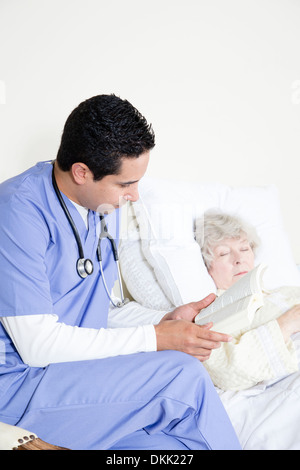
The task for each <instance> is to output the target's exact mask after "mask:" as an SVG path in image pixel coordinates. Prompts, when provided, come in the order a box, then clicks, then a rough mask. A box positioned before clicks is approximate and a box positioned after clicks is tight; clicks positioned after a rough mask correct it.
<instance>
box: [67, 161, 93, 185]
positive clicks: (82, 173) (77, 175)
mask: <svg viewBox="0 0 300 470" xmlns="http://www.w3.org/2000/svg"><path fill="white" fill-rule="evenodd" d="M71 172H72V176H73V178H74V181H75V183H77V184H80V185H81V184H85V182H86V180H87V178H88V177H89V173H90V170H89V168H88V166H87V165H86V164H85V163H80V162H78V163H73V165H72V168H71Z"/></svg>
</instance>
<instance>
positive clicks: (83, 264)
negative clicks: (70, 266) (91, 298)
mask: <svg viewBox="0 0 300 470" xmlns="http://www.w3.org/2000/svg"><path fill="white" fill-rule="evenodd" d="M52 183H53V188H54V191H55V194H56V196H57V198H58V200H59V202H60V205H61V207H62V209H63V211H64V213H65V215H66V217H67V219H68V221H69V224H70V226H71V228H72V231H73V234H74V237H75V239H76V243H77V247H78V252H79V259H78V260H77V263H76V270H77V273H78V274H79V276H80V277H81V278H82V279H85V278H86V277H87V276H88V275H90V274H92V272H93V263H92V261H91V260H90V259H88V258H87V259H85V258H84V252H83V247H82V243H81V239H80V236H79V233H78V230H77V227H76V225H75V223H74V221H73V219H72V216H71V214H70V212H69V210H68V208H67V206H66V203H65V201H64V200H63V197H62V195H61V193H60V190H59V188H58V186H57V182H56V178H55V175H54V166H53V168H52ZM99 217H100V235H99V240H98V244H97V258H98V261H99V266H100V272H101V277H102V280H103V285H104V288H105V291H106V293H107V295H108V298H109V300H110V302H111V303H112V305H113V306H114V307H123V305H125V304H126V303H128V302H129V300H128V299H125V298H124V291H123V285H122V279H121V273H120V266H119V255H118V250H117V246H116V242H115V240H114V239H113V237H112V236H111V235H110V234H109V233H108V230H107V226H106V223H105V220H104V215H103V214H99ZM105 238H106V239H108V240H109V242H110V244H111V249H112V252H113V256H114V260H115V262H116V265H117V274H118V282H119V288H120V295H121V302H117V303H116V302H114V301H113V299H112V297H111V294H110V293H109V291H108V287H107V284H106V281H105V276H104V272H103V264H102V252H101V242H102V240H104V239H105Z"/></svg>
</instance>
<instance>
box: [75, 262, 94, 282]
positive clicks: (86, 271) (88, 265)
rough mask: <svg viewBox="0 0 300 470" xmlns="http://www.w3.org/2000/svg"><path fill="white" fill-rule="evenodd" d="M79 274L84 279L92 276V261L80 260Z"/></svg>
mask: <svg viewBox="0 0 300 470" xmlns="http://www.w3.org/2000/svg"><path fill="white" fill-rule="evenodd" d="M76 268H77V272H78V274H79V276H80V277H82V279H85V278H86V277H87V276H89V275H90V274H92V272H93V271H94V266H93V263H92V261H91V260H90V259H85V258H79V259H78V260H77V264H76Z"/></svg>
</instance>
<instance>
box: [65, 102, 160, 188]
mask: <svg viewBox="0 0 300 470" xmlns="http://www.w3.org/2000/svg"><path fill="white" fill-rule="evenodd" d="M154 146H155V136H154V132H153V129H152V126H151V125H149V124H148V123H147V121H146V119H145V118H144V117H143V116H142V115H141V114H140V112H139V111H138V110H137V109H136V108H134V107H133V106H132V104H130V103H129V101H127V100H122V99H121V98H118V97H117V96H115V95H113V94H112V95H98V96H94V97H92V98H90V99H88V100H86V101H83V102H82V103H81V104H79V106H77V108H75V109H74V110H73V111H72V113H71V114H70V116H69V117H68V119H67V121H66V123H65V126H64V130H63V134H62V138H61V143H60V147H59V150H58V153H57V162H58V165H59V167H60V168H61V169H62V170H63V171H69V170H70V169H71V167H72V165H73V163H76V162H82V163H85V164H86V165H87V166H88V168H89V169H90V170H91V171H92V173H93V175H94V180H100V179H102V178H103V177H104V176H107V175H113V174H118V173H119V171H120V168H121V163H122V158H124V157H128V158H137V157H139V156H140V155H141V154H142V153H143V152H145V151H146V150H151V149H152V148H153V147H154Z"/></svg>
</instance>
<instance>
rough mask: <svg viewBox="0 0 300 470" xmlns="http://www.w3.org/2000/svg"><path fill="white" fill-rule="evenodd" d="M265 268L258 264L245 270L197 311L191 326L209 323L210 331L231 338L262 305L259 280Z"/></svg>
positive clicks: (250, 319) (248, 322) (247, 323)
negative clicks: (211, 327)
mask: <svg viewBox="0 0 300 470" xmlns="http://www.w3.org/2000/svg"><path fill="white" fill-rule="evenodd" d="M266 268H267V266H266V265H264V264H260V265H259V266H257V267H256V268H254V269H252V271H249V272H248V273H247V274H245V275H244V276H243V277H242V278H241V279H239V280H238V281H237V282H236V283H235V284H233V285H232V286H231V287H230V288H229V289H227V290H226V291H225V292H224V293H223V294H221V295H220V296H219V297H217V298H216V300H215V301H214V302H213V303H212V304H210V305H209V306H208V307H206V308H204V309H203V310H201V312H200V313H199V314H198V315H197V317H196V318H195V323H197V324H198V325H204V324H206V323H209V322H213V324H214V325H213V330H214V331H218V332H220V333H227V334H230V335H233V334H234V333H236V332H238V331H241V330H243V329H244V328H247V327H248V326H249V325H250V324H251V322H252V320H253V318H254V315H255V312H256V311H257V309H258V308H260V307H261V306H262V305H263V303H264V302H263V292H262V289H263V286H262V277H263V274H264V271H265V270H266Z"/></svg>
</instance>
